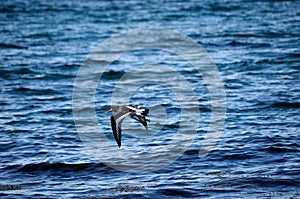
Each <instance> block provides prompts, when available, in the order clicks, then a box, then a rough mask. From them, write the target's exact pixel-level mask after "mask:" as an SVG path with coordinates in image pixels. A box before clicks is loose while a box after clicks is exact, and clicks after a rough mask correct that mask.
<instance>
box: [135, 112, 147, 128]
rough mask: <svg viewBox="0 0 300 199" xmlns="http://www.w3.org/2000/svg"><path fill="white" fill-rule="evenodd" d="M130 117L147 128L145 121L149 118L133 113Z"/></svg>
mask: <svg viewBox="0 0 300 199" xmlns="http://www.w3.org/2000/svg"><path fill="white" fill-rule="evenodd" d="M131 117H132V118H133V119H135V120H137V121H139V122H140V123H141V124H142V125H143V126H144V127H145V128H146V129H148V124H147V121H149V120H148V119H146V118H145V116H144V115H138V114H133V115H132V116H131Z"/></svg>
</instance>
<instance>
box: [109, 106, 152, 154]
mask: <svg viewBox="0 0 300 199" xmlns="http://www.w3.org/2000/svg"><path fill="white" fill-rule="evenodd" d="M109 112H115V114H114V115H112V116H111V117H110V123H111V128H112V132H113V134H114V138H115V140H116V142H117V144H118V146H119V148H120V147H121V138H122V122H123V121H124V119H125V118H126V117H127V116H129V117H130V118H132V119H135V120H137V121H138V122H140V123H141V124H142V125H143V126H144V127H145V129H146V130H148V123H147V122H150V120H149V119H146V116H147V115H148V113H149V109H144V108H141V107H140V106H137V105H132V104H129V105H125V106H113V107H112V108H111V109H109V110H108V111H106V113H109Z"/></svg>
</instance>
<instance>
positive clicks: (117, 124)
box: [110, 112, 130, 148]
mask: <svg viewBox="0 0 300 199" xmlns="http://www.w3.org/2000/svg"><path fill="white" fill-rule="evenodd" d="M129 114H130V112H120V113H116V114H115V115H112V116H111V117H110V123H111V128H112V131H113V134H114V137H115V140H116V142H117V144H118V146H119V148H120V147H121V138H122V122H123V120H124V119H125V117H126V116H128V115H129Z"/></svg>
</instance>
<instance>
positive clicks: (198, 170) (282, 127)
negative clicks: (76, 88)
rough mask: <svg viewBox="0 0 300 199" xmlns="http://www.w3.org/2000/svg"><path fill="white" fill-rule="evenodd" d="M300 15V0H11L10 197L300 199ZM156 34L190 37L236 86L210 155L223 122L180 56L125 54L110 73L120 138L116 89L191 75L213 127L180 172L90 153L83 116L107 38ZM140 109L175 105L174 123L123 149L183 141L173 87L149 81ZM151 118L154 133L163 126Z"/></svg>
mask: <svg viewBox="0 0 300 199" xmlns="http://www.w3.org/2000/svg"><path fill="white" fill-rule="evenodd" d="M299 8H300V1H262V2H260V1H221V0H220V1H188V2H181V1H164V2H159V3H158V2H155V1H145V2H142V1H128V2H125V1H86V2H85V3H81V2H77V1H72V2H69V1H63V0H61V1H55V3H53V2H48V1H43V0H39V1H38V0H37V1H27V2H23V1H2V2H1V3H0V24H1V25H0V32H1V37H0V52H1V53H0V57H1V58H0V63H1V66H0V67H1V68H0V70H1V71H0V86H1V87H0V88H1V94H0V96H1V97H0V104H1V109H0V113H1V114H0V132H1V134H0V136H1V137H0V151H1V158H0V196H1V198H5V197H6V198H115V197H121V198H133V197H145V198H174V196H177V197H178V196H180V197H182V198H188V197H194V198H201V197H202V198H300V186H299V184H300V157H299V152H300V144H299V143H300V139H299V134H300V130H299V129H300V128H299V127H300V124H299V119H300V97H299V94H300V53H299V45H300V42H299V41H300V9H299ZM146 27H148V28H149V27H160V28H166V29H171V30H176V31H179V32H181V33H183V34H186V35H188V36H189V37H191V38H193V39H194V40H196V41H197V42H198V43H199V44H201V46H202V47H204V48H205V49H206V51H207V52H208V53H209V55H210V56H211V58H212V59H213V60H214V62H215V64H216V65H217V67H218V69H219V71H220V74H221V76H222V79H223V82H224V85H225V89H226V94H227V99H226V102H227V114H226V117H227V119H226V121H225V126H224V130H223V132H222V133H221V136H220V138H219V139H218V143H217V145H216V146H214V148H213V150H212V151H210V153H209V154H208V155H207V156H205V157H204V158H199V157H198V153H199V148H200V146H201V140H203V136H205V133H206V131H207V128H208V126H209V121H210V116H211V108H210V105H209V100H210V97H209V93H208V91H207V90H206V89H205V83H204V82H203V80H202V79H201V77H199V76H196V74H195V72H194V71H193V70H190V68H189V66H188V64H186V63H185V64H184V63H182V60H181V59H179V58H177V59H176V58H174V57H175V56H174V55H172V54H166V53H165V54H163V53H161V52H158V51H137V52H133V53H131V54H129V55H126V56H125V55H124V56H123V57H121V58H120V60H119V61H116V62H114V63H112V67H111V68H110V69H109V70H107V71H106V72H105V74H104V75H103V77H102V80H101V81H102V82H103V84H102V86H99V87H98V88H97V94H96V98H95V99H96V108H97V116H98V120H99V123H101V124H102V125H103V126H104V127H105V128H104V130H105V133H106V134H107V136H108V137H110V138H111V134H110V126H109V125H110V124H109V115H107V114H105V113H104V111H105V110H107V109H108V108H109V107H110V105H111V104H110V101H109V99H110V96H111V93H112V89H113V87H114V85H115V84H116V82H117V81H118V79H119V78H120V77H122V75H123V74H125V73H126V72H127V71H128V70H130V67H134V66H136V65H139V64H140V63H149V62H150V63H151V64H162V63H163V64H166V65H173V66H174V67H175V69H176V70H177V71H178V72H180V74H181V75H183V76H185V77H186V78H187V79H188V80H189V81H190V82H191V84H192V85H193V86H194V92H195V94H196V96H197V100H198V102H199V108H200V112H201V114H200V121H201V122H200V125H199V128H198V131H197V132H198V136H197V137H196V138H195V139H194V141H193V143H192V145H191V146H190V147H189V148H188V149H186V150H185V152H184V153H183V155H182V156H181V157H180V158H179V159H178V160H176V161H175V162H173V163H172V164H170V165H168V166H166V167H163V168H160V169H159V170H156V171H152V172H148V173H130V172H122V171H119V170H115V169H112V168H110V167H108V166H106V165H105V164H104V163H103V162H101V161H99V159H97V158H95V157H93V156H92V155H90V154H88V153H87V151H86V150H85V147H84V144H83V143H82V141H81V139H80V137H79V135H78V132H77V130H76V128H75V124H74V119H73V114H72V95H73V84H74V81H75V77H76V74H77V72H78V70H79V68H80V66H81V65H82V63H83V61H84V59H85V57H86V56H87V55H88V54H89V52H90V51H91V50H92V49H93V48H94V47H95V46H96V45H97V44H98V43H99V42H102V41H104V39H107V38H109V37H110V36H112V35H114V34H117V33H119V32H121V31H126V30H130V29H133V28H146ZM153 77H155V75H154V76H153ZM195 77H198V78H199V79H197V78H195ZM103 96H104V97H103ZM132 101H133V102H136V101H138V103H140V104H142V105H144V106H149V107H154V106H155V105H159V104H163V107H164V108H165V109H166V110H167V114H168V118H169V120H168V121H167V124H168V125H165V126H164V127H162V131H161V132H162V133H161V134H159V137H160V138H161V139H156V140H155V139H154V138H153V139H154V140H150V141H149V140H147V136H146V138H145V139H138V138H136V137H134V136H133V135H132V134H134V133H135V132H127V133H128V134H127V136H126V135H124V138H123V141H124V147H123V148H122V149H121V150H124V149H126V146H127V148H128V149H129V150H131V152H138V151H143V150H147V149H149V150H150V149H151V147H153V146H158V147H159V146H163V145H164V144H166V143H167V142H168V141H169V140H168V138H169V139H172V137H171V136H170V134H171V135H172V136H173V135H175V134H176V129H177V128H178V123H177V119H178V118H177V112H178V109H177V108H178V104H177V102H176V100H174V97H173V94H172V93H171V92H170V91H169V90H168V89H166V88H164V87H159V86H157V85H156V86H155V85H148V87H146V88H145V89H144V90H141V91H139V92H136V93H135V94H134V95H133V96H132ZM153 110H155V109H153ZM158 110H160V109H158ZM151 118H152V120H153V123H152V128H156V127H157V128H160V126H159V121H158V120H155V115H151ZM138 129H140V126H138ZM130 133H131V135H129V134H130ZM133 140H134V141H133ZM113 142H114V141H113V140H112V143H113ZM131 143H134V144H133V145H131ZM113 144H115V143H113ZM130 147H131V148H130ZM154 161H155V160H154Z"/></svg>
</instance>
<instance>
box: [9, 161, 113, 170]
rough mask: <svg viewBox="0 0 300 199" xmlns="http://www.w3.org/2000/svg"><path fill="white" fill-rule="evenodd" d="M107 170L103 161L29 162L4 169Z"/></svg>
mask: <svg viewBox="0 0 300 199" xmlns="http://www.w3.org/2000/svg"><path fill="white" fill-rule="evenodd" d="M99 169H100V170H101V171H102V172H103V171H105V170H107V171H108V170H109V167H107V166H106V165H104V164H103V163H76V164H71V163H62V162H56V163H49V162H40V163H31V164H25V165H11V166H8V167H6V169H5V170H14V171H16V172H75V171H76V172H79V171H99Z"/></svg>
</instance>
